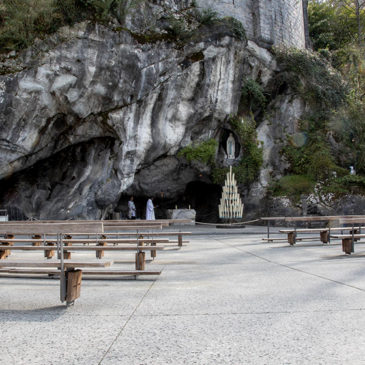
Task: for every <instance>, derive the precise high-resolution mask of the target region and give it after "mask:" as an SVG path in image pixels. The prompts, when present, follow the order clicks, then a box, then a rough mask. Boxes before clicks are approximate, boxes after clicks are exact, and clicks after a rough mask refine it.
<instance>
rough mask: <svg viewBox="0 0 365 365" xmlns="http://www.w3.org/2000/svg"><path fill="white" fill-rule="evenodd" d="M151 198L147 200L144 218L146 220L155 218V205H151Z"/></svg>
mask: <svg viewBox="0 0 365 365" xmlns="http://www.w3.org/2000/svg"><path fill="white" fill-rule="evenodd" d="M152 200H153V198H150V199H148V200H147V206H146V220H148V221H152V220H155V207H154V206H153V202H152Z"/></svg>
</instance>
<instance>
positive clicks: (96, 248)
mask: <svg viewBox="0 0 365 365" xmlns="http://www.w3.org/2000/svg"><path fill="white" fill-rule="evenodd" d="M2 248H4V249H6V250H20V251H39V250H44V251H54V250H57V247H56V246H0V251H1V249H2ZM164 249H165V246H64V247H63V251H153V250H158V251H161V250H164Z"/></svg>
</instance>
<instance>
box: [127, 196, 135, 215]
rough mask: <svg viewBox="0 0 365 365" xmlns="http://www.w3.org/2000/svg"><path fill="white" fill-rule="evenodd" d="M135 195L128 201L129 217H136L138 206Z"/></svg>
mask: <svg viewBox="0 0 365 365" xmlns="http://www.w3.org/2000/svg"><path fill="white" fill-rule="evenodd" d="M133 200H134V198H133V196H131V197H130V199H129V201H128V219H136V206H135V204H134V201H133Z"/></svg>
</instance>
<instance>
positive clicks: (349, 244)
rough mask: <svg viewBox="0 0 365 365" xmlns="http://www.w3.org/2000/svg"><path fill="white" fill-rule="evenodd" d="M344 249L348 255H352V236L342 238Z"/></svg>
mask: <svg viewBox="0 0 365 365" xmlns="http://www.w3.org/2000/svg"><path fill="white" fill-rule="evenodd" d="M342 251H343V252H345V253H346V254H348V255H351V252H352V240H351V238H343V239H342Z"/></svg>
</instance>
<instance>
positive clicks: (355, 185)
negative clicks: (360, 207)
mask: <svg viewBox="0 0 365 365" xmlns="http://www.w3.org/2000/svg"><path fill="white" fill-rule="evenodd" d="M321 191H322V193H324V194H328V193H332V194H335V195H336V196H337V197H339V196H343V195H346V194H362V195H365V177H364V176H361V175H346V176H342V177H339V178H332V179H330V180H329V181H328V182H327V184H326V185H323V186H321Z"/></svg>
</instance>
